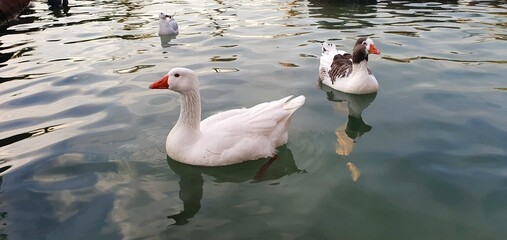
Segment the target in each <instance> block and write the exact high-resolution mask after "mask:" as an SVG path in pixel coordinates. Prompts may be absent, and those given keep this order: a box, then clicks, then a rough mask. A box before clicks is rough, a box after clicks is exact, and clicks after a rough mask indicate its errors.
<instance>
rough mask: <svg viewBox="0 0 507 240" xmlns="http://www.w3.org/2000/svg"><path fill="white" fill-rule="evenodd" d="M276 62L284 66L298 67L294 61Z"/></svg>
mask: <svg viewBox="0 0 507 240" xmlns="http://www.w3.org/2000/svg"><path fill="white" fill-rule="evenodd" d="M278 64H280V65H282V66H284V67H299V65H297V64H295V63H284V62H278Z"/></svg>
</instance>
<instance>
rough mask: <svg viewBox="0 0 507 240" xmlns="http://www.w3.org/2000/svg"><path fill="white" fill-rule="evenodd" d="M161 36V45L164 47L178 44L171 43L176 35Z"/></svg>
mask: <svg viewBox="0 0 507 240" xmlns="http://www.w3.org/2000/svg"><path fill="white" fill-rule="evenodd" d="M159 37H160V46H162V48H167V47H171V46H175V45H178V44H176V43H171V41H172V40H173V39H175V38H176V35H162V36H159Z"/></svg>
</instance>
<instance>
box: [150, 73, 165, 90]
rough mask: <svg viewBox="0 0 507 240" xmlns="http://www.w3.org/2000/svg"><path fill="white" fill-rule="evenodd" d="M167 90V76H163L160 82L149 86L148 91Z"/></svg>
mask: <svg viewBox="0 0 507 240" xmlns="http://www.w3.org/2000/svg"><path fill="white" fill-rule="evenodd" d="M168 88H169V76H168V75H165V76H164V77H163V78H161V79H160V80H158V81H156V82H154V83H152V84H150V89H168Z"/></svg>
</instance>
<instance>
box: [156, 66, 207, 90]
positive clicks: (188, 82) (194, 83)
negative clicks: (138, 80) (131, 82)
mask: <svg viewBox="0 0 507 240" xmlns="http://www.w3.org/2000/svg"><path fill="white" fill-rule="evenodd" d="M150 88H151V89H169V90H173V91H175V92H179V93H184V92H187V91H192V90H194V91H195V90H196V89H198V88H199V80H197V75H196V74H195V72H194V71H192V70H190V69H188V68H173V69H171V71H169V73H167V75H165V76H164V77H163V78H161V79H160V80H158V81H156V82H154V83H152V84H150Z"/></svg>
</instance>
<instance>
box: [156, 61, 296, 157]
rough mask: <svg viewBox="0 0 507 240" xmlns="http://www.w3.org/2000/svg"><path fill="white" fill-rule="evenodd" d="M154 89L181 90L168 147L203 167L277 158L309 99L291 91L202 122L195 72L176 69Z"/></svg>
mask: <svg viewBox="0 0 507 240" xmlns="http://www.w3.org/2000/svg"><path fill="white" fill-rule="evenodd" d="M150 88H151V89H166V90H172V91H175V92H178V93H179V94H180V98H181V109H180V116H179V118H178V121H177V122H176V125H175V126H174V127H173V128H172V130H171V131H170V132H169V135H168V136H167V141H166V151H167V155H169V157H171V158H172V159H173V160H176V161H178V162H182V163H186V164H190V165H198V166H224V165H231V164H236V163H240V162H244V161H248V160H256V159H260V158H267V157H274V156H275V154H276V148H277V147H279V146H281V145H284V144H286V143H287V139H288V133H287V129H288V128H289V123H290V120H291V117H292V114H294V112H295V111H296V110H297V109H298V108H299V107H301V106H302V105H303V104H304V102H305V97H304V96H299V97H296V98H292V96H288V97H285V98H282V99H280V100H275V101H271V102H264V103H261V104H258V105H255V106H253V107H251V108H241V109H233V110H228V111H224V112H221V113H217V114H215V115H212V116H210V117H208V118H206V119H204V120H202V121H201V98H200V95H199V80H198V79H197V76H196V74H195V73H194V71H192V70H190V69H187V68H173V69H172V70H171V71H170V72H169V73H168V74H167V75H165V76H164V77H163V78H162V79H160V80H158V81H157V82H154V83H152V84H151V85H150Z"/></svg>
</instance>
